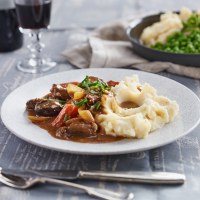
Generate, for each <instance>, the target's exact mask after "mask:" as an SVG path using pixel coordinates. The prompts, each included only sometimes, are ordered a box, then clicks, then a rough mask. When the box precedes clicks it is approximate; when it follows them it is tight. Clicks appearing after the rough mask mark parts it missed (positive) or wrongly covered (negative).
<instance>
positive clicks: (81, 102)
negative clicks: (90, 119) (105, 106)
mask: <svg viewBox="0 0 200 200" xmlns="http://www.w3.org/2000/svg"><path fill="white" fill-rule="evenodd" d="M87 102H88V100H87V99H86V98H84V99H81V100H80V101H78V102H74V104H75V105H76V106H83V105H85V104H86V103H87Z"/></svg>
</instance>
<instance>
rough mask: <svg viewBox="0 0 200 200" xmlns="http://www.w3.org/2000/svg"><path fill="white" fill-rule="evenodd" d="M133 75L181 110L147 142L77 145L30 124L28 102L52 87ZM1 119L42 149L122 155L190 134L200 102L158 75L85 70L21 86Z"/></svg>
mask: <svg viewBox="0 0 200 200" xmlns="http://www.w3.org/2000/svg"><path fill="white" fill-rule="evenodd" d="M132 74H137V75H138V76H139V79H140V81H141V82H142V83H144V82H147V83H150V84H151V85H152V86H154V87H155V88H156V89H157V91H158V94H159V95H164V96H167V97H169V98H170V99H172V100H176V101H177V103H178V104H179V106H180V112H179V115H178V116H177V117H176V118H175V120H174V121H173V122H172V123H169V124H167V125H165V126H164V127H163V128H162V129H160V130H157V131H155V132H153V133H151V134H150V135H149V136H148V137H147V138H146V139H135V140H127V139H124V140H122V141H118V142H113V143H105V144H87V143H86V144H85V143H76V142H71V141H64V140H59V139H55V138H53V137H51V136H50V135H49V134H48V133H47V132H46V131H45V130H43V129H41V128H39V127H38V126H36V125H34V124H32V123H31V122H30V121H29V120H27V116H26V112H25V104H26V102H27V101H28V100H29V99H32V98H36V97H42V96H44V95H45V94H46V93H48V91H49V89H50V88H51V85H52V84H53V83H63V82H69V81H81V80H83V78H84V77H85V75H92V76H98V77H100V78H102V79H104V80H106V81H108V80H117V81H119V80H122V79H123V78H124V77H125V76H130V75H132ZM1 117H2V121H3V123H4V124H5V126H6V127H7V128H8V129H9V130H10V131H11V132H12V133H14V134H15V135H16V136H18V137H19V138H21V139H23V140H25V141H27V142H30V143H33V144H35V145H39V146H41V147H45V148H49V149H54V150H58V151H63V152H69V153H77V154H93V155H103V154H122V153H130V152H137V151H143V150H147V149H152V148H156V147H159V146H163V145H165V144H168V143H170V142H173V141H175V140H177V139H178V138H180V137H183V136H184V135H186V134H188V133H189V132H191V131H192V130H193V129H194V128H195V127H196V126H197V125H198V124H199V121H200V101H199V99H198V97H197V96H196V95H195V94H194V93H193V92H192V91H191V90H189V89H188V88H186V87H185V86H183V85H181V84H180V83H178V82H175V81H173V80H171V79H168V78H165V77H162V76H159V75H155V74H151V73H146V72H141V71H134V70H124V69H85V70H73V71H66V72H61V73H57V74H52V75H49V76H45V77H42V78H39V79H36V80H33V81H30V82H28V83H26V84H25V85H22V86H21V87H19V88H17V89H16V90H14V91H13V92H12V93H11V94H10V95H8V97H7V98H6V99H5V101H4V103H3V105H2V109H1Z"/></svg>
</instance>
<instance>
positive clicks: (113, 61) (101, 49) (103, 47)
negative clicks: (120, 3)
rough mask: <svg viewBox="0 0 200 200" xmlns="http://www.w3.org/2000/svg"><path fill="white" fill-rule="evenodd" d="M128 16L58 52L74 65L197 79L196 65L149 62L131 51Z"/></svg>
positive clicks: (197, 70) (199, 77)
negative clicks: (136, 70)
mask: <svg viewBox="0 0 200 200" xmlns="http://www.w3.org/2000/svg"><path fill="white" fill-rule="evenodd" d="M130 21H131V19H126V20H119V21H116V22H113V23H110V24H107V25H104V26H102V27H100V28H98V29H96V30H95V31H93V32H92V33H91V34H90V35H89V37H88V40H87V41H86V42H85V43H82V44H80V45H78V46H76V47H74V48H72V49H67V50H65V51H64V52H63V53H62V54H63V55H64V56H65V57H66V58H67V60H68V61H69V62H70V63H71V64H73V65H75V66H77V67H78V68H101V67H102V68H106V67H129V68H133V69H139V70H142V71H147V72H152V73H158V72H161V71H167V72H170V73H173V74H178V75H183V76H188V77H191V78H196V79H200V68H197V67H188V66H183V65H178V64H174V63H170V62H150V61H148V60H146V59H144V58H142V57H140V56H138V55H137V54H135V53H134V52H133V48H132V44H131V43H130V41H129V40H128V37H127V35H126V28H127V27H128V24H129V23H130Z"/></svg>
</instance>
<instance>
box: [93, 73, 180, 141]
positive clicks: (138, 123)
mask: <svg viewBox="0 0 200 200" xmlns="http://www.w3.org/2000/svg"><path fill="white" fill-rule="evenodd" d="M102 108H103V114H99V115H97V116H96V119H95V120H96V121H97V122H98V124H99V125H100V126H101V127H102V128H103V129H104V130H105V132H106V134H108V135H113V136H123V137H129V138H145V137H147V136H148V134H149V133H150V132H152V131H154V130H156V129H159V128H161V127H163V126H164V124H166V123H169V122H171V121H173V120H174V118H175V116H176V115H177V114H178V111H179V106H178V104H177V103H176V102H175V101H172V100H170V99H169V98H167V97H164V96H159V95H158V94H157V91H156V89H155V88H154V87H152V86H151V85H149V84H147V83H144V84H141V83H140V82H139V79H138V77H137V76H136V75H133V76H131V77H126V78H125V79H124V80H123V81H120V82H119V84H118V85H116V86H115V87H112V89H111V93H110V94H109V95H103V96H102Z"/></svg>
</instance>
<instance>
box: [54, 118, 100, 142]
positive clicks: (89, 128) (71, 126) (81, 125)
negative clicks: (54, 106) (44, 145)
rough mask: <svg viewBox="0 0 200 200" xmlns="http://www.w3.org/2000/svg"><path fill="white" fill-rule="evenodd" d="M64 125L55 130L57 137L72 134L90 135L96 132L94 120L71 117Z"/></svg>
mask: <svg viewBox="0 0 200 200" xmlns="http://www.w3.org/2000/svg"><path fill="white" fill-rule="evenodd" d="M65 124H66V126H64V127H60V128H59V129H58V130H57V131H56V136H57V137H63V138H64V137H71V136H73V135H81V136H85V137H88V136H92V135H95V134H96V131H97V124H96V123H94V122H86V121H84V120H83V119H81V118H72V119H70V120H68V121H67V122H66V123H65Z"/></svg>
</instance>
